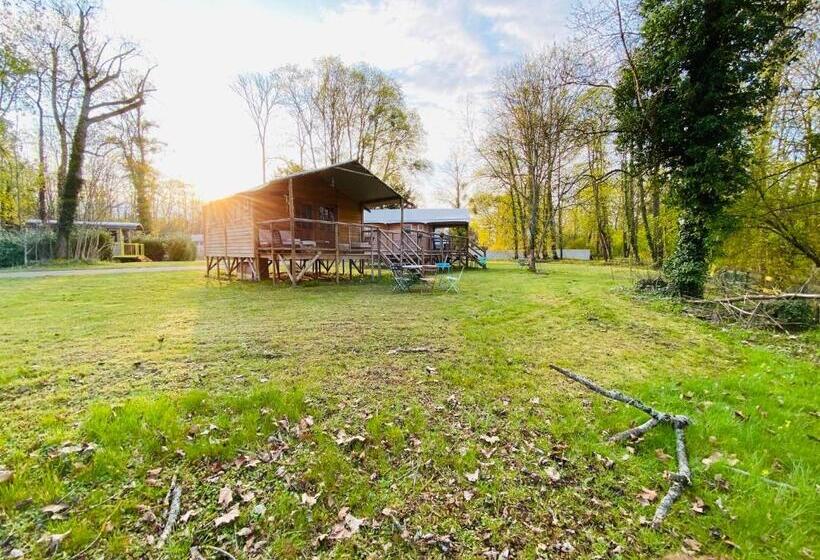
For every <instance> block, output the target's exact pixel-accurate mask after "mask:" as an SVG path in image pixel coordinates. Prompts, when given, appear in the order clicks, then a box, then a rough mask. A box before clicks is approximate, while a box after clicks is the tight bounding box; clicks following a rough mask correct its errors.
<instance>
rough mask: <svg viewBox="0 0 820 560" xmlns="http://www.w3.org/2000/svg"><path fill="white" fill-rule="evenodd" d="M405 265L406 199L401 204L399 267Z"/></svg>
mask: <svg viewBox="0 0 820 560" xmlns="http://www.w3.org/2000/svg"><path fill="white" fill-rule="evenodd" d="M402 265H404V198H402V199H401V202H399V266H402Z"/></svg>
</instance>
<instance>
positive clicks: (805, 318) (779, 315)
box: [763, 299, 817, 329]
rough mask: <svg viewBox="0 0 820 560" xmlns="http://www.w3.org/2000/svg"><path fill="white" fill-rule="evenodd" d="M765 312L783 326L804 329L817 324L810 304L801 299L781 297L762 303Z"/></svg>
mask: <svg viewBox="0 0 820 560" xmlns="http://www.w3.org/2000/svg"><path fill="white" fill-rule="evenodd" d="M763 307H764V309H765V311H766V313H768V314H769V315H771V316H772V318H774V320H775V321H777V322H778V323H780V324H781V325H783V326H784V327H791V328H798V329H805V328H808V327H811V326H812V325H815V324H817V315H816V313H815V309H814V307H813V306H812V304H811V303H810V302H808V301H806V300H802V299H783V300H775V301H769V302H766V303H765V304H764V306H763Z"/></svg>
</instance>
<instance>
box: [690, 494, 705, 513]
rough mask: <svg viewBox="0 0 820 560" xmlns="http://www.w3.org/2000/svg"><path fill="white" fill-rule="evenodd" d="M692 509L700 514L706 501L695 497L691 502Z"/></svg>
mask: <svg viewBox="0 0 820 560" xmlns="http://www.w3.org/2000/svg"><path fill="white" fill-rule="evenodd" d="M692 511H694V512H695V513H701V514H702V513H703V512H704V511H706V503H705V502H704V501H703V500H702V499H700V498H698V497H696V498H695V501H694V502H692Z"/></svg>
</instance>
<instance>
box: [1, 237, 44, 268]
mask: <svg viewBox="0 0 820 560" xmlns="http://www.w3.org/2000/svg"><path fill="white" fill-rule="evenodd" d="M54 241H55V235H54V232H53V231H50V230H47V231H41V230H31V231H4V230H0V268H4V267H9V266H22V265H23V264H25V263H26V262H38V261H46V260H49V259H51V258H53V256H54V255H53V253H54ZM24 250H27V252H28V258H27V259H26V258H25V257H24V255H23V251H24Z"/></svg>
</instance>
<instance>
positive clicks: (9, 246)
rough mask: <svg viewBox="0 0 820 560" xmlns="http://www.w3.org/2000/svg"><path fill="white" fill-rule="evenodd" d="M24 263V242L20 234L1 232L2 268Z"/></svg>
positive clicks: (0, 259) (0, 253)
mask: <svg viewBox="0 0 820 560" xmlns="http://www.w3.org/2000/svg"><path fill="white" fill-rule="evenodd" d="M21 264H23V244H22V243H21V239H20V234H18V233H14V232H10V231H1V232H0V268H4V267H8V266H17V265H21Z"/></svg>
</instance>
